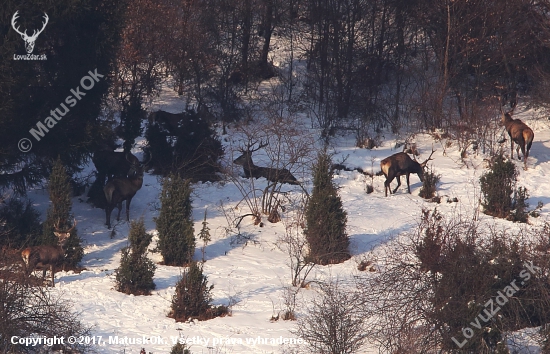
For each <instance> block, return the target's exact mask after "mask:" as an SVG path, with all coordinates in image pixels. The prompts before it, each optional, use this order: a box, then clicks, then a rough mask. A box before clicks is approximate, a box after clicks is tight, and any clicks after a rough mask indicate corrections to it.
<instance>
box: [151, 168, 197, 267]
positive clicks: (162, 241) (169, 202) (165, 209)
mask: <svg viewBox="0 0 550 354" xmlns="http://www.w3.org/2000/svg"><path fill="white" fill-rule="evenodd" d="M191 202H192V200H191V186H190V182H189V180H183V179H181V178H180V177H179V176H178V175H175V174H171V175H170V176H168V177H167V178H165V179H164V182H163V184H162V192H161V195H160V203H161V206H160V213H159V216H158V217H157V218H155V222H156V223H157V230H158V237H159V241H158V249H159V250H160V253H161V254H162V256H163V257H164V264H166V265H173V266H183V265H186V264H188V263H189V262H191V261H192V260H193V254H194V253H195V232H194V227H193V220H192V214H193V213H192V211H193V209H192V205H191Z"/></svg>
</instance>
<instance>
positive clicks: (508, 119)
mask: <svg viewBox="0 0 550 354" xmlns="http://www.w3.org/2000/svg"><path fill="white" fill-rule="evenodd" d="M513 111H514V110H513V109H512V110H511V111H509V112H506V113H504V112H503V113H502V118H501V121H502V124H503V125H504V128H506V131H507V132H508V135H509V136H510V155H511V158H512V159H513V158H514V143H516V144H517V145H518V146H517V148H516V152H517V155H518V160H521V157H519V149H520V148H521V153H522V154H523V168H524V169H525V170H527V158H528V157H529V150H530V149H531V144H533V138H534V137H535V134H534V133H533V130H531V128H529V127H528V126H527V124H525V123H523V122H522V121H521V120H519V119H512V112H513Z"/></svg>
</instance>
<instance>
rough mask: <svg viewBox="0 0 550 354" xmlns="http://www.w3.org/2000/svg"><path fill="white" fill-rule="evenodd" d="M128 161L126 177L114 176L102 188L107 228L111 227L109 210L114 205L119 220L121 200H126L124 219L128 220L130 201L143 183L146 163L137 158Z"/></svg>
mask: <svg viewBox="0 0 550 354" xmlns="http://www.w3.org/2000/svg"><path fill="white" fill-rule="evenodd" d="M127 159H128V157H127ZM129 162H130V163H131V168H130V171H129V172H128V177H117V178H114V179H112V180H110V181H109V182H107V184H106V185H105V187H104V188H103V192H104V193H105V199H107V206H106V207H105V216H106V221H105V223H106V224H107V227H108V228H109V229H110V228H111V212H112V211H113V209H114V208H115V206H116V207H118V216H117V221H119V220H120V213H121V211H122V202H123V201H126V221H130V202H131V201H132V198H133V197H134V195H136V193H137V191H138V190H140V189H141V186H142V185H143V171H144V169H145V165H146V163H140V162H139V160H137V159H136V161H129Z"/></svg>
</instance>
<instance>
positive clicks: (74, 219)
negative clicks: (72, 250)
mask: <svg viewBox="0 0 550 354" xmlns="http://www.w3.org/2000/svg"><path fill="white" fill-rule="evenodd" d="M76 224H78V222H77V221H76V218H73V227H71V228H70V229H69V230H67V233H69V234H70V233H71V232H73V230H74V228H75V227H76Z"/></svg>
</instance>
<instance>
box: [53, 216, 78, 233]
mask: <svg viewBox="0 0 550 354" xmlns="http://www.w3.org/2000/svg"><path fill="white" fill-rule="evenodd" d="M59 221H60V219H58V220H57V222H56V223H55V224H54V225H53V227H54V229H55V231H57V232H67V233H71V232H72V231H73V230H74V228H75V227H76V224H77V223H78V222H77V221H76V218H74V219H73V227H71V228H70V229H69V230H67V231H61V230H60V229H59Z"/></svg>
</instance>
